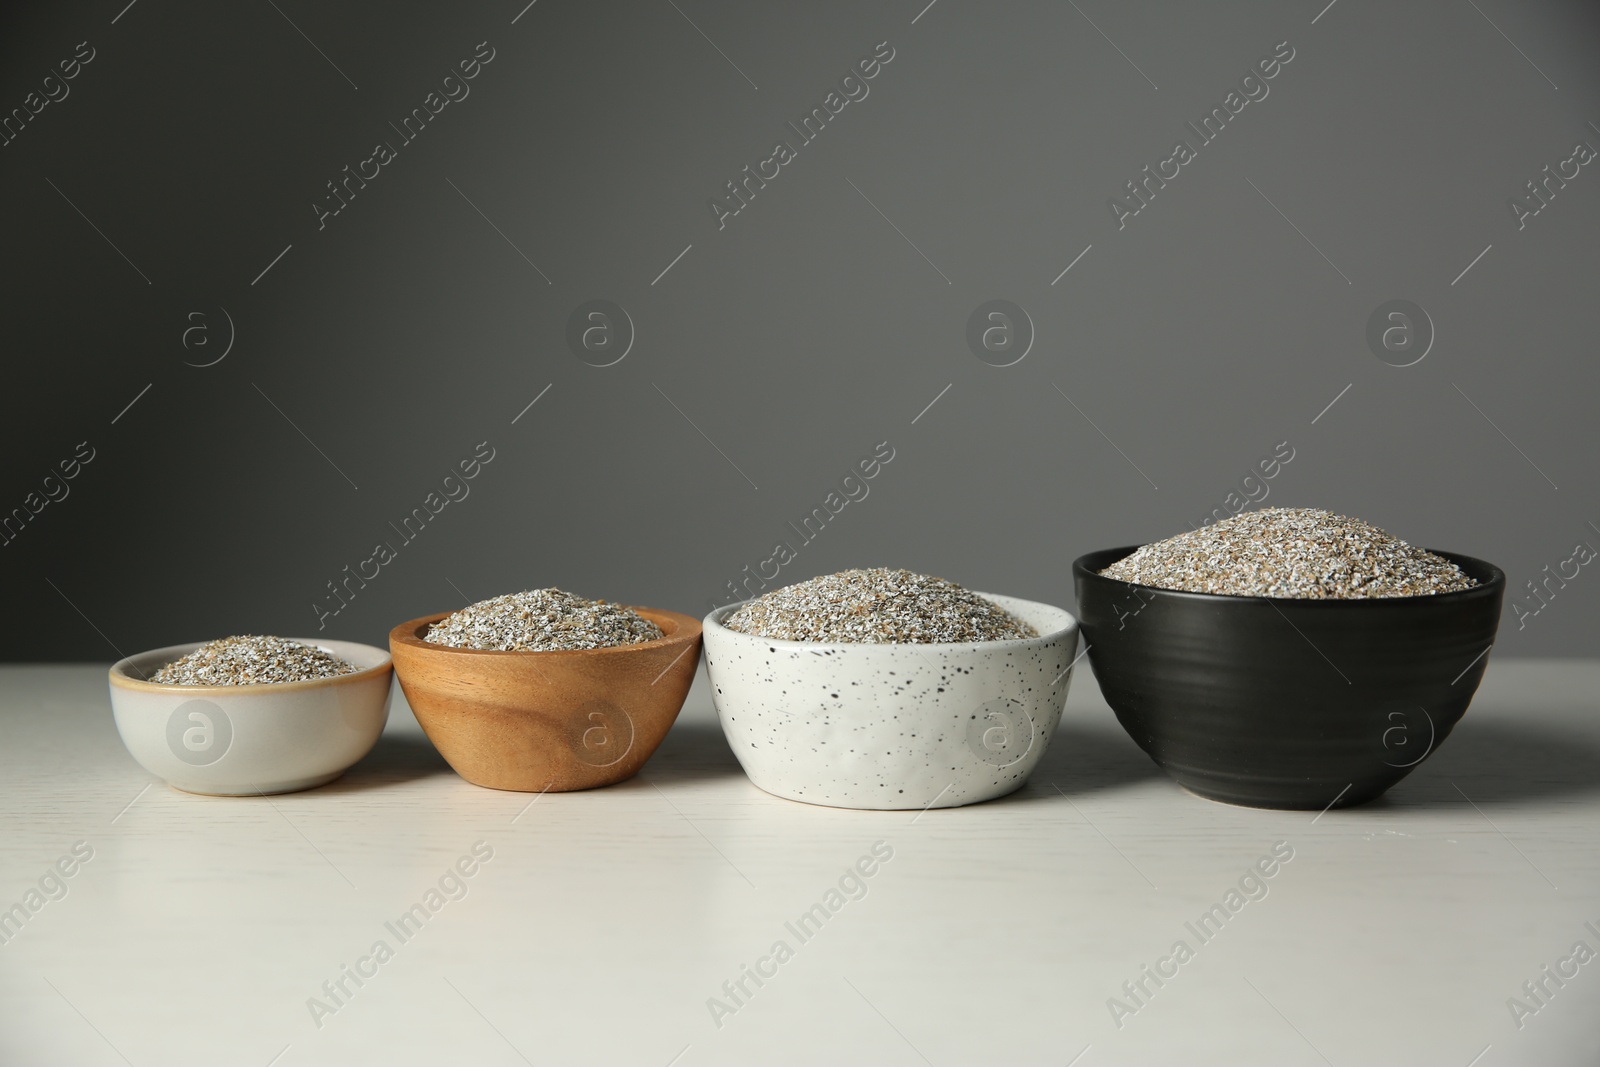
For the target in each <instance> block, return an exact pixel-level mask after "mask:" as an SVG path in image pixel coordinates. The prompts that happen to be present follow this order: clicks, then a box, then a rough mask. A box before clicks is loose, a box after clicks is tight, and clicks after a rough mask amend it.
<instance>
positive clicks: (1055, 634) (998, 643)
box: [704, 589, 1081, 653]
mask: <svg viewBox="0 0 1600 1067" xmlns="http://www.w3.org/2000/svg"><path fill="white" fill-rule="evenodd" d="M967 591H968V592H970V593H973V594H975V595H977V596H981V597H983V598H984V599H985V600H988V601H990V602H992V603H995V604H996V605H997V606H999V607H1002V608H1004V607H1006V605H1005V604H1003V603H1000V602H1001V601H1010V602H1011V603H1014V604H1027V605H1028V606H1030V607H1036V608H1045V609H1047V610H1049V611H1055V612H1060V613H1061V614H1062V615H1064V616H1066V622H1065V624H1064V625H1062V626H1060V627H1058V628H1056V629H1054V630H1051V631H1049V632H1047V633H1042V634H1039V635H1037V636H1035V637H1006V638H1001V639H999V640H995V641H794V640H790V639H789V638H784V637H762V636H761V635H760V634H747V633H744V632H742V631H740V630H731V629H729V628H728V627H726V626H724V625H722V620H723V619H724V618H726V617H727V616H729V615H731V614H732V613H733V612H735V611H738V610H739V609H740V608H742V607H744V606H745V605H746V604H749V603H751V602H752V601H755V600H759V599H760V598H759V597H751V598H750V599H749V600H740V601H738V602H736V603H733V604H724V605H723V606H722V607H720V608H713V609H712V610H711V611H710V612H709V613H708V614H707V615H706V617H705V620H704V626H705V629H706V630H708V631H715V632H716V633H719V634H728V635H730V637H732V638H733V639H743V640H748V641H752V642H755V643H758V644H764V645H767V646H768V647H771V648H777V647H780V646H782V647H785V648H792V649H796V650H802V649H803V650H805V651H807V652H817V653H821V652H822V651H823V650H825V649H826V650H830V651H836V652H837V651H844V650H846V649H848V650H850V651H852V652H856V653H860V652H861V651H862V650H867V649H875V650H905V649H910V650H912V651H914V652H919V653H920V652H921V650H923V649H929V648H932V649H938V650H940V651H944V650H947V649H948V650H951V651H957V652H966V651H975V650H979V649H986V650H1006V649H1018V648H1027V647H1029V646H1034V645H1041V644H1044V643H1045V642H1048V641H1053V640H1056V639H1057V638H1060V637H1063V636H1065V635H1067V634H1070V633H1076V632H1078V631H1079V630H1080V628H1081V622H1080V620H1079V618H1078V616H1077V614H1076V613H1074V612H1071V611H1068V610H1067V609H1066V608H1063V607H1059V606H1057V605H1055V604H1049V603H1046V602H1045V601H1043V600H1026V599H1024V598H1022V597H1016V596H1006V595H1004V594H1002V593H984V592H979V591H978V590H976V589H969V590H967ZM1007 610H1008V611H1009V610H1010V609H1009V608H1008V609H1007Z"/></svg>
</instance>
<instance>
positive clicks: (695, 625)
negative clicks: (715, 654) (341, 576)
mask: <svg viewBox="0 0 1600 1067" xmlns="http://www.w3.org/2000/svg"><path fill="white" fill-rule="evenodd" d="M619 606H620V607H625V608H627V609H629V610H630V611H634V612H637V613H638V614H640V615H642V616H644V617H645V618H647V619H649V620H650V621H651V622H653V623H655V624H656V625H657V626H660V627H661V629H662V630H663V631H666V627H665V626H662V625H661V624H662V622H663V621H665V622H670V623H672V624H673V629H672V630H671V631H668V632H663V633H662V635H661V636H660V637H657V638H654V639H653V640H650V641H635V642H633V643H632V644H627V645H606V646H604V647H602V648H550V649H532V648H510V649H504V648H456V647H455V646H453V645H436V644H433V643H432V642H431V641H424V640H423V639H422V637H421V636H420V634H421V632H422V629H423V627H425V626H432V625H433V624H434V623H436V622H438V621H439V620H440V619H442V618H444V617H446V616H447V615H453V614H455V612H454V611H440V612H436V613H434V614H432V615H422V616H419V617H418V618H415V619H409V620H407V621H406V622H403V623H401V624H400V625H398V626H396V627H395V628H394V629H392V630H390V631H389V646H390V648H395V647H396V646H399V647H403V648H406V649H408V650H413V651H420V652H425V653H438V654H441V655H461V656H542V657H547V658H552V657H563V656H566V657H588V656H605V655H614V654H621V653H627V652H641V651H644V650H646V649H660V648H670V647H672V646H673V645H677V644H686V643H688V642H692V641H696V640H699V638H700V620H699V619H696V618H694V617H693V616H692V615H685V614H683V613H682V612H679V611H669V610H667V609H666V608H647V607H641V606H638V605H634V604H621V605H619ZM456 610H460V609H456Z"/></svg>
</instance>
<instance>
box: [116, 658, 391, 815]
mask: <svg viewBox="0 0 1600 1067" xmlns="http://www.w3.org/2000/svg"><path fill="white" fill-rule="evenodd" d="M294 640H296V641H299V642H300V643H302V644H306V645H314V646H316V647H317V648H321V649H324V650H325V651H328V652H332V653H333V654H334V655H335V656H339V657H340V658H342V659H345V660H347V661H349V662H350V663H353V664H355V665H356V666H357V667H359V668H361V669H360V670H358V671H356V672H355V673H354V674H342V675H340V676H338V677H337V678H321V679H317V680H315V681H309V682H280V683H277V684H272V685H157V684H156V683H154V682H149V681H146V680H145V679H146V678H148V677H149V676H150V675H152V674H154V673H155V672H156V671H157V670H158V669H159V668H160V667H162V666H164V665H165V664H168V663H171V662H172V661H173V660H175V659H178V658H180V657H182V656H186V655H188V654H189V653H190V652H193V651H194V650H195V649H197V648H199V647H200V646H201V645H202V644H204V642H202V641H194V642H191V643H189V644H186V645H173V646H171V647H170V648H157V649H152V650H151V651H149V652H141V653H140V654H139V655H137V656H129V657H128V658H127V659H124V660H118V661H117V662H116V663H115V664H114V665H113V666H112V668H111V712H112V715H113V716H114V717H115V719H116V722H117V732H118V733H119V734H121V735H122V743H123V744H124V745H126V746H127V748H128V752H129V754H131V755H132V756H133V758H134V759H136V760H138V761H139V764H140V765H141V766H143V767H144V769H145V770H147V771H149V772H150V773H151V774H153V775H155V776H156V777H158V778H163V779H165V780H166V781H167V783H168V784H169V785H173V786H176V787H177V788H179V789H182V790H184V791H185V792H189V793H208V794H211V795H213V796H255V795H257V794H261V793H291V792H294V791H295V790H298V789H310V788H312V787H314V786H319V785H323V784H325V783H327V782H331V781H333V780H334V779H335V778H337V777H339V776H340V775H341V774H343V773H344V772H345V771H346V770H348V769H349V768H350V767H351V766H352V765H353V764H354V763H355V762H356V761H357V760H359V759H361V757H363V756H365V755H366V754H367V753H368V752H370V751H372V746H373V745H375V744H376V743H377V741H378V735H379V734H381V733H383V725H384V723H385V722H387V721H388V718H389V679H390V676H391V674H392V673H393V672H392V668H391V664H390V661H389V653H387V652H385V651H384V650H383V649H381V648H373V647H372V646H371V645H358V644H355V643H354V642H351V641H319V640H317V639H315V638H310V637H297V638H294Z"/></svg>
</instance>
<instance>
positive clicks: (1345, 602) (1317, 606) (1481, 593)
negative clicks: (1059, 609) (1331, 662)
mask: <svg viewBox="0 0 1600 1067" xmlns="http://www.w3.org/2000/svg"><path fill="white" fill-rule="evenodd" d="M1143 547H1144V546H1143V545H1124V546H1122V547H1120V548H1102V549H1098V550H1097V551H1094V552H1085V553H1084V554H1083V555H1081V556H1079V557H1078V558H1077V559H1075V560H1073V561H1072V576H1073V577H1074V578H1075V579H1077V580H1078V581H1079V582H1088V583H1091V584H1095V583H1103V584H1106V585H1114V586H1119V587H1121V588H1124V589H1148V590H1149V591H1150V592H1151V593H1159V594H1161V595H1163V596H1167V597H1175V598H1183V599H1189V600H1194V601H1197V602H1206V603H1213V604H1215V603H1230V604H1251V603H1254V604H1271V605H1273V606H1274V607H1277V606H1280V605H1289V604H1293V605H1294V606H1295V607H1302V606H1304V607H1305V608H1306V609H1307V610H1312V611H1339V610H1362V609H1363V608H1364V609H1365V610H1368V611H1372V610H1375V608H1374V607H1373V606H1374V605H1383V604H1387V605H1399V604H1439V603H1453V602H1456V601H1458V600H1464V599H1471V598H1474V597H1493V596H1498V595H1500V593H1501V591H1502V590H1504V588H1505V584H1506V572H1505V571H1503V570H1501V569H1500V568H1499V567H1497V566H1495V565H1494V564H1493V563H1490V562H1489V561H1488V560H1485V559H1479V558H1478V557H1477V556H1468V555H1465V554H1464V553H1461V552H1447V551H1445V550H1444V549H1439V548H1424V549H1423V551H1424V552H1431V553H1433V554H1434V555H1436V556H1443V557H1444V558H1445V559H1447V560H1449V561H1450V562H1451V563H1454V564H1456V565H1457V566H1458V567H1460V568H1461V569H1462V570H1463V571H1467V572H1468V574H1469V576H1470V577H1475V578H1476V577H1478V575H1476V574H1472V573H1471V572H1472V571H1473V570H1476V571H1479V572H1480V573H1483V574H1487V575H1488V577H1487V578H1478V584H1477V585H1475V586H1472V587H1471V588H1469V589H1457V590H1454V591H1452V592H1449V593H1421V594H1418V595H1416V596H1373V597H1276V596H1241V595H1237V594H1234V593H1202V592H1195V591H1192V590H1188V589H1165V588H1162V587H1161V586H1159V585H1145V584H1144V583H1143V582H1128V581H1124V580H1123V579H1121V578H1108V577H1106V576H1105V575H1103V574H1101V573H1100V569H1101V568H1103V567H1108V566H1110V565H1111V564H1113V563H1115V562H1117V561H1118V560H1120V559H1125V558H1127V557H1128V556H1130V555H1132V554H1133V553H1135V552H1137V551H1138V550H1139V549H1141V548H1143ZM1091 560H1092V561H1093V566H1091V564H1090V561H1091ZM1079 600H1080V601H1081V600H1082V597H1081V595H1080V597H1079Z"/></svg>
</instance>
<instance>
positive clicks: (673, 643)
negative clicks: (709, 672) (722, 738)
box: [389, 608, 700, 793]
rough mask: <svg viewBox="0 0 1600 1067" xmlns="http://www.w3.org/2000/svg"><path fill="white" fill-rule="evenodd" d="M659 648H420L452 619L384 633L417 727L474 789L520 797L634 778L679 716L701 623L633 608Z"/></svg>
mask: <svg viewBox="0 0 1600 1067" xmlns="http://www.w3.org/2000/svg"><path fill="white" fill-rule="evenodd" d="M633 610H634V611H636V612H638V613H639V614H640V615H642V616H644V617H645V618H647V619H649V620H650V621H651V622H653V623H655V624H656V625H657V626H659V627H660V628H661V631H662V633H663V635H664V636H662V637H660V638H658V639H656V640H654V641H641V642H638V643H637V644H632V645H616V646H613V647H609V648H592V649H574V650H559V651H551V652H500V651H488V650H482V649H469V648H451V647H450V646H448V645H435V644H429V643H428V642H427V641H424V640H423V639H422V635H423V634H424V633H426V632H427V630H428V627H430V626H432V625H433V624H434V623H436V622H438V621H439V620H440V619H443V618H444V617H445V616H446V615H447V614H449V613H448V612H441V613H439V614H437V615H429V616H427V617H425V618H421V619H412V620H411V621H410V622H404V623H401V624H400V625H399V626H396V627H395V628H394V629H393V630H392V631H390V633H389V649H390V651H391V653H392V654H393V656H394V670H395V675H396V677H398V678H399V679H400V688H401V690H402V691H404V693H405V696H406V701H407V702H408V703H409V704H410V705H411V710H412V712H413V713H414V714H415V715H416V717H417V722H418V723H420V724H421V725H422V729H423V732H424V733H426V734H427V735H428V740H430V741H432V742H433V744H434V746H435V747H436V748H438V750H439V753H440V755H442V756H444V758H445V761H446V762H447V763H449V764H450V766H451V767H452V768H454V770H455V772H456V773H457V774H459V775H461V777H463V778H465V779H466V780H467V781H469V782H471V783H472V784H474V785H481V786H486V787H488V788H490V789H509V790H517V791H520V792H535V793H537V792H552V793H561V792H567V791H570V790H575V789H593V788H595V787H596V786H604V785H612V784H614V783H616V782H620V781H623V780H624V779H626V778H631V777H632V776H633V775H635V774H637V773H638V772H639V769H640V768H641V767H643V766H644V764H645V761H646V760H648V759H649V758H650V756H651V755H652V754H653V753H654V752H655V750H656V748H657V746H659V745H660V744H661V741H662V739H663V738H665V737H666V736H667V731H668V730H670V729H671V728H672V724H673V722H674V721H676V719H677V717H678V712H679V711H680V710H681V709H682V708H683V701H684V698H686V697H687V696H688V695H689V686H690V684H691V683H692V682H693V681H694V672H695V670H696V668H697V667H698V666H699V663H700V623H699V621H698V620H696V619H693V618H690V617H689V616H687V615H680V614H678V613H677V612H675V611H659V610H656V609H653V608H634V609H633Z"/></svg>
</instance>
